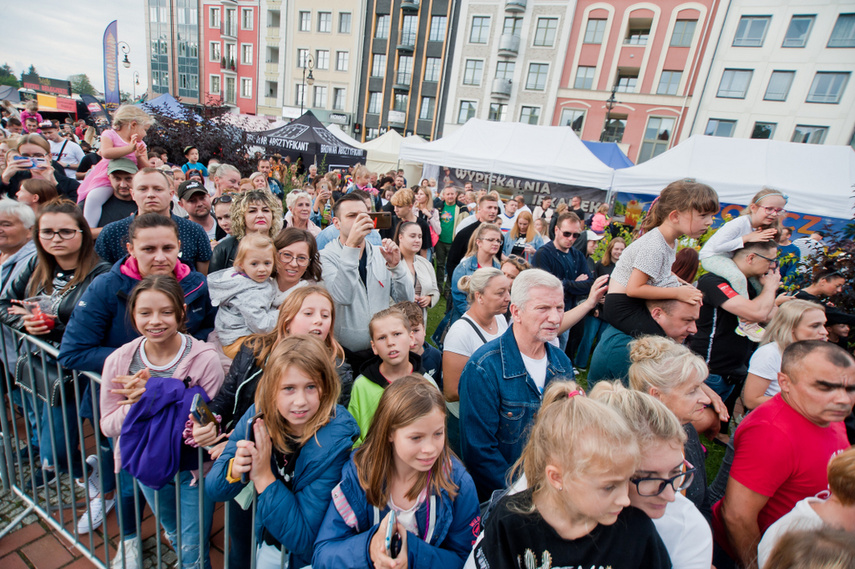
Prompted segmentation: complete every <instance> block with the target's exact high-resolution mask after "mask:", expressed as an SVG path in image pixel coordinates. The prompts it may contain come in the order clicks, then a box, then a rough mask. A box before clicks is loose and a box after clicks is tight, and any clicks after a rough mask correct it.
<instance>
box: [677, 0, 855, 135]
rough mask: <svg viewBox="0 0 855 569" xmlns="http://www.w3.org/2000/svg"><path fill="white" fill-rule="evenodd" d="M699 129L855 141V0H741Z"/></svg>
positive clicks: (722, 40) (708, 86) (699, 114)
mask: <svg viewBox="0 0 855 569" xmlns="http://www.w3.org/2000/svg"><path fill="white" fill-rule="evenodd" d="M714 48H715V57H714V58H713V61H712V65H711V67H710V70H709V74H708V75H707V76H706V77H704V78H703V82H702V83H700V88H702V89H703V90H702V92H701V93H700V96H699V102H698V105H697V107H696V110H695V112H694V113H693V114H692V116H691V117H690V119H691V120H690V123H689V125H688V129H690V132H691V133H692V134H709V135H713V136H734V137H738V138H769V139H774V140H781V141H792V142H805V143H810V144H844V145H845V144H850V145H853V144H855V84H853V81H852V74H853V71H855V4H853V3H852V2H851V0H837V1H835V0H828V1H826V0H823V1H818V0H814V1H812V0H800V1H795V2H785V3H777V4H776V3H769V2H763V1H758V0H733V1H732V2H731V4H730V8H729V10H728V13H727V19H726V21H725V22H724V26H723V28H722V31H721V34H720V37H719V38H718V40H717V42H716V45H715V46H714Z"/></svg>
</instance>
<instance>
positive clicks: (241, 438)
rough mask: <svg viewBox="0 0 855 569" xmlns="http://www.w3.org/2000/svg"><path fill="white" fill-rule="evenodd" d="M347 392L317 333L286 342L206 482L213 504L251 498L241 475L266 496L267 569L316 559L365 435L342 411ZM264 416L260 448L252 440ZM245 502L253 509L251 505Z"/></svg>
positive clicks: (263, 541)
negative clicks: (335, 492)
mask: <svg viewBox="0 0 855 569" xmlns="http://www.w3.org/2000/svg"><path fill="white" fill-rule="evenodd" d="M340 389H341V383H340V382H339V379H338V374H337V373H336V369H335V364H334V362H333V358H332V356H331V355H330V353H329V350H328V349H327V347H326V345H324V343H323V342H321V341H320V340H318V339H317V338H315V337H313V336H309V335H298V336H291V337H288V338H285V339H284V340H282V341H281V342H280V343H279V345H278V346H276V348H275V349H274V350H273V352H272V353H271V354H270V357H269V359H268V360H267V364H266V365H265V368H264V375H263V376H262V378H261V381H260V382H259V384H258V388H257V389H256V392H255V405H253V406H252V407H250V408H249V410H248V411H247V412H246V413H245V414H244V416H243V418H241V420H240V422H239V423H238V424H237V426H236V427H235V429H234V432H233V433H232V434H231V436H230V437H229V443H228V445H226V448H225V450H224V451H223V453H222V454H221V455H220V457H219V458H218V459H217V461H216V462H215V463H214V466H213V468H211V471H210V472H209V473H208V475H207V477H206V479H205V491H206V492H208V493H209V495H210V496H211V497H212V499H214V500H217V501H226V500H230V499H232V498H235V497H237V496H238V494H241V493H242V492H244V488H245V486H246V485H245V484H241V483H240V479H241V475H242V474H248V475H249V479H250V480H251V481H252V486H253V488H254V490H255V492H256V493H257V494H258V502H257V505H256V536H257V539H258V550H257V558H256V565H255V566H256V567H257V568H259V569H266V568H275V567H280V561H281V558H282V556H283V555H285V556H287V558H288V564H287V565H286V566H287V567H293V568H298V567H304V566H306V565H308V564H309V563H310V561H311V558H312V546H313V544H314V542H315V538H316V537H317V535H318V529H319V528H320V525H321V521H322V520H323V517H324V513H325V512H326V511H327V506H328V505H329V503H330V499H331V498H330V492H331V491H332V489H333V487H334V486H335V485H336V483H337V482H338V481H339V479H340V474H341V469H342V466H343V465H344V463H345V462H347V457H348V454H349V453H350V448H351V447H352V446H353V441H354V439H356V437H357V435H359V427H358V426H357V425H356V421H354V419H353V417H351V416H350V414H349V413H348V412H347V410H346V409H345V408H344V407H341V406H337V405H336V401H337V400H338V396H339V391H340ZM257 415H258V416H259V418H256V420H255V421H254V423H253V425H252V435H253V437H254V442H253V440H248V439H247V437H246V434H247V430H248V423H249V421H250V419H253V418H255V417H256V416H257ZM261 417H263V418H261ZM248 492H249V498H251V494H252V491H251V490H248ZM242 497H243V496H242ZM238 500H239V501H242V502H243V503H244V504H246V505H247V507H249V504H250V500H249V499H246V500H241V499H240V498H239V499H238ZM235 507H237V506H235ZM233 539H234V538H233Z"/></svg>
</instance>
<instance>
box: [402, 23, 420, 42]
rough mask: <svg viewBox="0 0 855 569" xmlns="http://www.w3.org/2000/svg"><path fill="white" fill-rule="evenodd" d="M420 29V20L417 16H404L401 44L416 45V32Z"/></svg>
mask: <svg viewBox="0 0 855 569" xmlns="http://www.w3.org/2000/svg"><path fill="white" fill-rule="evenodd" d="M418 29H419V20H418V17H416V16H404V17H403V18H402V19H401V39H400V41H399V42H398V43H399V44H401V45H416V33H418Z"/></svg>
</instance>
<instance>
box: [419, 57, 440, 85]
mask: <svg viewBox="0 0 855 569" xmlns="http://www.w3.org/2000/svg"><path fill="white" fill-rule="evenodd" d="M441 68H442V60H441V59H440V58H438V57H428V58H426V59H425V75H424V77H422V80H423V81H439V72H440V70H441Z"/></svg>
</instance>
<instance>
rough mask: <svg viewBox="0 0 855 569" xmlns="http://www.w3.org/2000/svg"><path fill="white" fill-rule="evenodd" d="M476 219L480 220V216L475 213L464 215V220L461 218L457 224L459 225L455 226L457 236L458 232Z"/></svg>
mask: <svg viewBox="0 0 855 569" xmlns="http://www.w3.org/2000/svg"><path fill="white" fill-rule="evenodd" d="M476 221H478V218H477V217H476V216H474V215H470V216H469V217H464V218H463V219H462V220H460V223H458V224H457V227H455V228H454V235H455V236H457V234H458V233H460V232H461V231H462V230H464V229H466V228H467V227H469V226H470V225H472V224H473V223H475V222H476Z"/></svg>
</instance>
